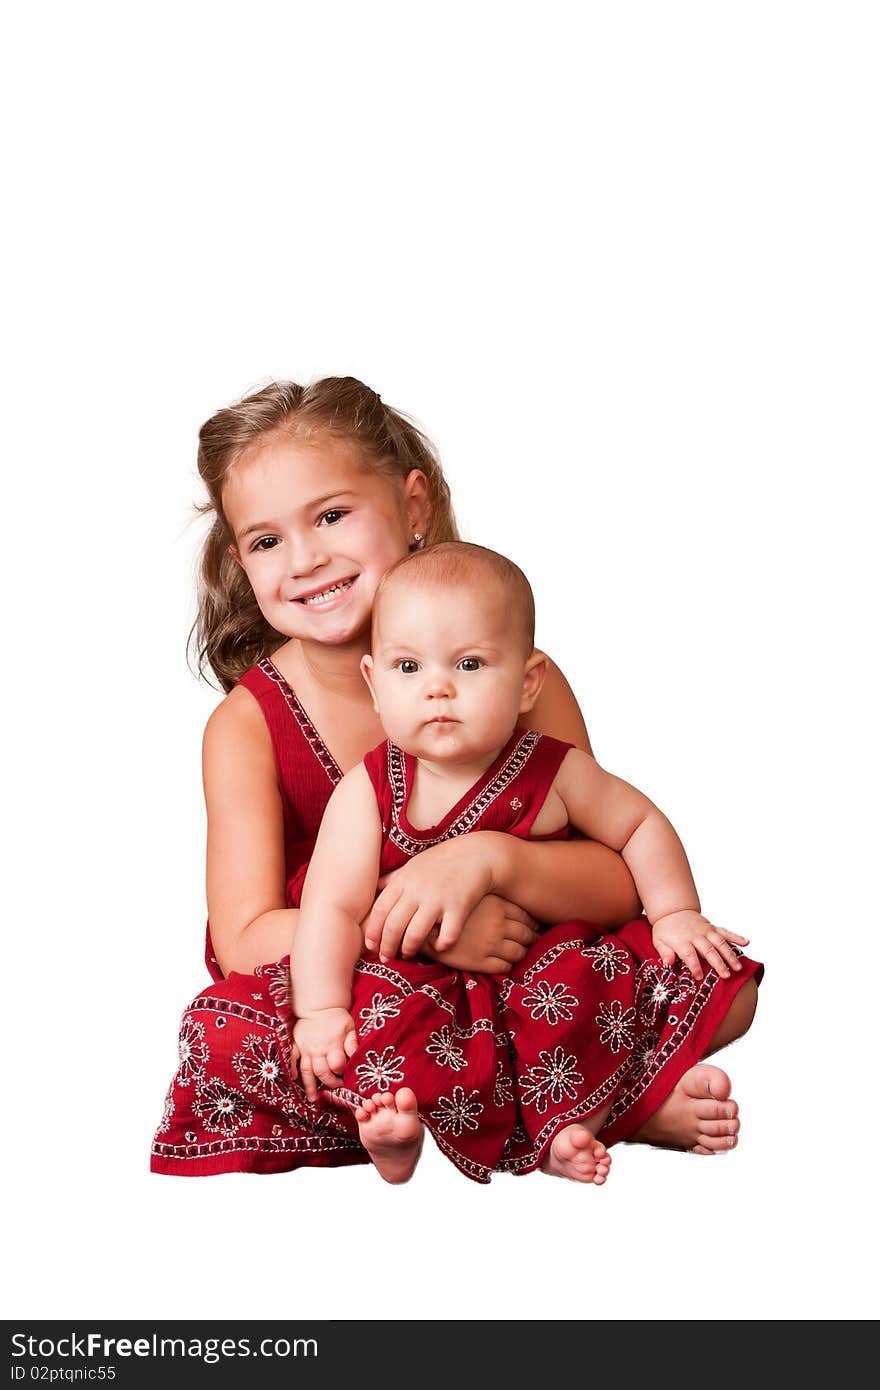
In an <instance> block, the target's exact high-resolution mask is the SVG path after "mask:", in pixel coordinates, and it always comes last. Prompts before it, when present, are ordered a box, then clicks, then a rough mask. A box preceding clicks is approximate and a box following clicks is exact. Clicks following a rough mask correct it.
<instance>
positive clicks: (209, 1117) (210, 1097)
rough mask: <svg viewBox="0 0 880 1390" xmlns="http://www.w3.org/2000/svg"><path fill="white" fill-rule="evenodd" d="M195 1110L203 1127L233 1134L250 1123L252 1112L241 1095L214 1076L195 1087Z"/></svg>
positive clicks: (215, 1131)
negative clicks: (212, 1078) (211, 1079)
mask: <svg viewBox="0 0 880 1390" xmlns="http://www.w3.org/2000/svg"><path fill="white" fill-rule="evenodd" d="M195 1111H196V1114H197V1115H198V1116H199V1117H200V1118H201V1121H202V1124H203V1125H204V1126H205V1129H207V1130H209V1131H211V1132H213V1133H218V1132H219V1133H221V1134H234V1133H235V1131H236V1130H237V1129H241V1127H242V1125H247V1124H250V1122H251V1118H252V1116H253V1113H254V1112H253V1110H252V1109H251V1107H250V1106H249V1105H248V1103H247V1101H246V1100H245V1098H244V1096H243V1095H240V1094H239V1092H238V1091H234V1090H233V1089H232V1087H231V1086H224V1084H223V1082H222V1081H219V1080H217V1079H216V1078H215V1079H214V1080H213V1081H205V1082H201V1083H200V1085H199V1086H198V1087H197V1088H196V1099H195Z"/></svg>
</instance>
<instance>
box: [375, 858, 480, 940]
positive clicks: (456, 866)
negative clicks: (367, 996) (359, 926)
mask: <svg viewBox="0 0 880 1390" xmlns="http://www.w3.org/2000/svg"><path fill="white" fill-rule="evenodd" d="M481 841H482V842H483V843H481ZM494 844H495V837H494V836H493V837H492V838H491V841H490V840H489V838H488V837H484V834H483V833H481V832H480V831H475V832H474V833H473V834H471V835H461V836H459V837H458V838H457V839H454V840H444V841H443V842H442V843H441V844H439V845H432V846H431V848H430V849H426V850H424V851H423V852H422V853H421V854H417V855H416V856H415V857H414V858H413V859H411V860H410V861H409V863H408V864H404V865H403V867H402V868H400V869H397V870H396V871H395V873H393V874H389V875H388V876H387V878H383V879H382V880H380V883H381V884H384V887H383V888H382V891H381V893H380V894H379V896H378V898H377V899H376V901H375V902H374V904H373V907H372V909H371V911H370V914H369V916H368V917H367V919H366V921H365V922H364V944H365V945H366V947H367V950H368V951H378V953H379V955H380V956H382V957H383V959H385V960H390V959H391V958H392V957H393V956H396V955H398V954H400V955H401V956H407V957H408V956H415V955H417V954H418V952H419V951H420V950H421V949H422V946H423V945H424V943H425V941H426V940H427V938H428V937H429V936H430V934H431V932H432V931H433V929H434V927H435V926H436V925H438V924H439V926H440V931H439V932H438V935H437V939H436V941H435V942H434V949H435V950H436V951H441V952H442V951H445V950H446V948H447V947H448V946H451V945H452V943H453V941H457V940H458V938H459V936H460V934H461V930H462V928H463V926H464V924H465V922H466V921H467V919H468V917H470V915H471V913H472V912H473V910H474V908H475V907H476V906H477V904H478V903H480V902H481V901H482V899H483V898H485V896H486V894H487V893H491V892H492V888H493V879H492V869H493V864H492V846H493V845H494Z"/></svg>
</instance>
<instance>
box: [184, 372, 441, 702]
mask: <svg viewBox="0 0 880 1390" xmlns="http://www.w3.org/2000/svg"><path fill="white" fill-rule="evenodd" d="M321 433H325V434H329V435H332V436H334V437H336V438H341V439H347V440H349V441H350V442H351V443H352V444H355V445H357V446H358V447H359V448H360V450H361V452H362V453H363V456H364V461H365V463H366V464H367V465H368V466H369V467H372V468H375V469H376V470H377V471H378V472H380V473H383V474H385V476H386V477H388V478H389V479H391V480H392V481H396V482H397V483H398V484H399V485H401V486H402V484H403V482H404V481H405V479H406V477H407V475H408V474H409V473H410V472H411V471H412V469H413V468H420V469H421V471H422V472H423V473H424V474H425V477H426V478H427V481H428V502H429V514H428V523H427V531H426V534H425V542H424V543H425V544H427V545H433V544H434V543H435V542H436V541H454V540H458V530H457V528H456V525H455V517H454V516H453V514H452V502H451V499H450V496H449V486H448V484H447V482H446V479H445V478H444V476H443V470H442V468H441V466H440V460H439V458H438V457H437V451H436V450H435V448H434V446H433V444H432V443H431V441H430V440H429V439H427V438H426V437H425V435H423V434H422V432H421V431H420V430H419V429H417V428H416V426H415V425H414V424H413V423H412V421H411V420H409V419H408V418H407V417H406V416H405V415H402V414H401V413H400V412H399V411H397V410H392V408H391V407H390V406H388V405H385V404H384V403H383V401H382V400H381V399H380V397H379V396H378V395H377V393H376V392H375V391H371V390H370V388H369V386H365V385H364V384H363V382H362V381H358V380H357V379H356V378H355V377H352V376H329V377H323V378H322V379H321V380H320V381H315V382H312V384H311V385H309V386H300V385H298V384H297V383H296V382H295V381H273V382H272V383H271V385H269V386H265V387H263V389H262V391H255V392H254V393H253V394H252V395H250V396H244V397H243V398H242V400H240V401H236V403H235V404H234V405H231V406H228V407H227V408H226V409H225V410H218V411H217V413H216V414H215V415H212V416H211V418H210V420H206V421H205V423H204V425H202V428H201V429H200V430H199V453H198V468H199V473H200V475H201V477H202V481H203V482H204V484H205V487H206V488H207V490H208V499H209V500H208V501H207V502H205V503H203V504H202V505H201V506H199V507H198V509H197V510H198V511H199V512H200V513H201V514H203V515H206V516H213V518H214V520H213V524H212V526H211V529H210V531H209V533H208V536H207V539H206V540H205V543H204V546H203V547H202V552H201V556H200V559H199V580H198V608H197V614H196V620H195V623H194V624H193V628H192V631H191V633H190V650H191V651H192V652H193V654H194V656H195V661H196V666H197V669H198V672H199V674H200V675H202V676H204V675H205V671H206V668H208V667H210V669H211V670H212V671H213V672H214V675H215V676H216V677H217V679H218V681H219V682H220V684H221V686H222V687H223V689H224V690H231V689H232V687H233V685H234V684H235V682H236V681H237V680H238V678H239V676H241V675H242V674H243V673H244V672H245V671H246V670H247V669H248V668H249V667H250V666H253V665H254V664H255V662H257V661H260V660H261V659H262V658H263V657H264V656H269V655H271V653H272V652H273V651H275V650H276V648H277V647H279V646H281V644H282V642H285V641H286V640H287V639H286V637H284V636H283V635H282V634H281V633H280V632H276V631H275V629H274V628H273V627H271V626H270V625H269V623H267V622H266V619H265V618H264V617H263V615H262V613H261V612H260V610H259V608H258V607H257V601H256V599H255V598H254V594H253V590H252V589H251V586H250V583H249V582H248V579H247V576H246V575H245V573H244V570H243V569H242V568H241V566H240V565H239V564H238V563H237V562H236V560H235V558H234V557H233V556H232V555H231V554H230V551H229V547H230V545H232V544H233V535H232V531H231V529H230V526H229V523H228V521H227V520H226V516H225V515H224V512H223V485H224V483H225V481H226V477H227V475H228V473H229V470H230V469H231V468H232V467H234V465H235V464H236V463H237V462H238V461H239V459H240V458H241V457H242V455H243V454H244V453H245V452H246V451H247V450H251V449H253V448H254V446H255V445H256V444H258V443H259V442H260V441H262V440H268V438H269V437H270V436H271V435H277V434H289V435H291V436H293V437H296V438H302V437H303V436H311V435H314V434H321Z"/></svg>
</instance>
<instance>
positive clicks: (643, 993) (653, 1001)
mask: <svg viewBox="0 0 880 1390" xmlns="http://www.w3.org/2000/svg"><path fill="white" fill-rule="evenodd" d="M640 973H641V976H642V979H641V988H640V995H639V1012H640V1014H641V1016H642V1018H643V1019H645V1021H646V1022H647V1023H653V1022H654V1020H655V1019H656V1017H657V1015H658V1014H659V1013H660V1012H661V1011H662V1010H664V1009H666V1007H667V1006H668V1005H669V1004H671V1003H672V1001H673V999H676V998H677V997H678V988H679V985H678V980H677V979H676V975H675V971H674V970H671V969H670V967H669V966H668V965H663V963H662V962H661V961H657V962H656V963H655V962H654V961H646V962H645V964H644V966H643V967H642V970H641V972H640Z"/></svg>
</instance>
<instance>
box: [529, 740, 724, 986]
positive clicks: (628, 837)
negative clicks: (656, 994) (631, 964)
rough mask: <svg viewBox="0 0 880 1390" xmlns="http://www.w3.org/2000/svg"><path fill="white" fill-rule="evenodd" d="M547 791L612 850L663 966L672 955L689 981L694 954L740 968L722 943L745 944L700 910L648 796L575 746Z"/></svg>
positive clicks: (696, 967)
mask: <svg viewBox="0 0 880 1390" xmlns="http://www.w3.org/2000/svg"><path fill="white" fill-rule="evenodd" d="M550 795H551V796H554V795H558V796H559V798H560V800H561V802H562V812H563V814H564V815H565V816H566V818H567V819H568V820H569V821H570V822H571V824H572V825H575V826H577V828H578V829H579V830H580V831H581V832H582V833H583V834H584V835H590V836H592V837H594V838H596V839H601V840H602V841H603V842H604V843H605V844H606V845H609V846H610V847H611V848H612V849H617V850H619V851H620V853H621V855H622V856H623V858H624V859H625V860H626V862H627V864H628V865H629V867H630V869H631V871H632V874H633V878H634V879H635V881H636V884H637V885H638V890H639V893H640V894H641V897H642V902H643V903H644V905H645V915H646V917H647V918H648V921H649V922H650V923H651V926H652V927H653V929H654V932H653V935H654V944H655V946H656V947H657V949H658V952H659V954H660V956H661V958H662V959H663V961H664V962H665V963H666V964H667V965H669V964H671V963H672V961H673V960H674V959H675V957H676V956H680V958H681V959H682V960H683V961H684V963H685V965H687V966H688V968H689V969H690V971H691V973H692V974H693V975H694V976H696V978H697V979H701V978H702V973H703V972H702V969H701V966H700V961H699V957H700V956H702V957H703V958H704V959H705V960H707V961H708V962H709V964H710V965H713V966H714V967H715V968H716V969H717V970H718V971H719V973H720V974H722V975H725V976H726V975H727V974H729V970H728V966H729V967H730V968H732V969H734V970H739V969H740V965H739V962H738V960H737V957H736V952H735V951H734V950H733V948H732V946H731V945H730V944H729V942H730V941H736V942H739V943H741V944H742V945H745V944H746V940H745V938H744V937H741V936H736V935H735V934H734V933H733V932H726V931H724V930H723V929H722V928H720V927H714V926H713V925H712V923H711V922H709V921H707V919H706V918H705V917H704V916H703V915H702V913H701V911H700V900H699V898H698V897H697V890H696V886H695V884H694V880H693V875H692V874H691V870H690V865H689V864H688V861H687V855H686V854H685V851H684V846H683V845H682V843H681V840H680V839H679V838H678V836H677V835H676V833H675V831H674V829H673V828H672V826H671V825H670V823H669V821H668V820H667V819H666V817H665V816H664V815H663V812H662V811H660V810H658V808H657V807H656V806H655V805H654V803H653V801H649V800H648V798H647V797H646V796H645V795H644V794H643V793H642V792H640V791H638V790H637V789H636V788H635V787H633V786H630V784H629V783H628V782H624V781H622V780H621V778H619V777H614V776H612V774H611V773H610V772H606V771H605V770H604V769H603V768H601V767H600V766H599V764H598V763H597V762H596V760H595V759H594V758H592V757H590V756H589V755H588V754H587V753H584V752H582V751H581V750H580V749H577V748H572V749H571V751H570V752H569V753H568V754H566V757H565V760H564V761H563V763H562V766H561V767H560V769H559V772H558V773H557V775H556V780H555V782H554V785H553V789H552V791H551V793H550Z"/></svg>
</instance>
